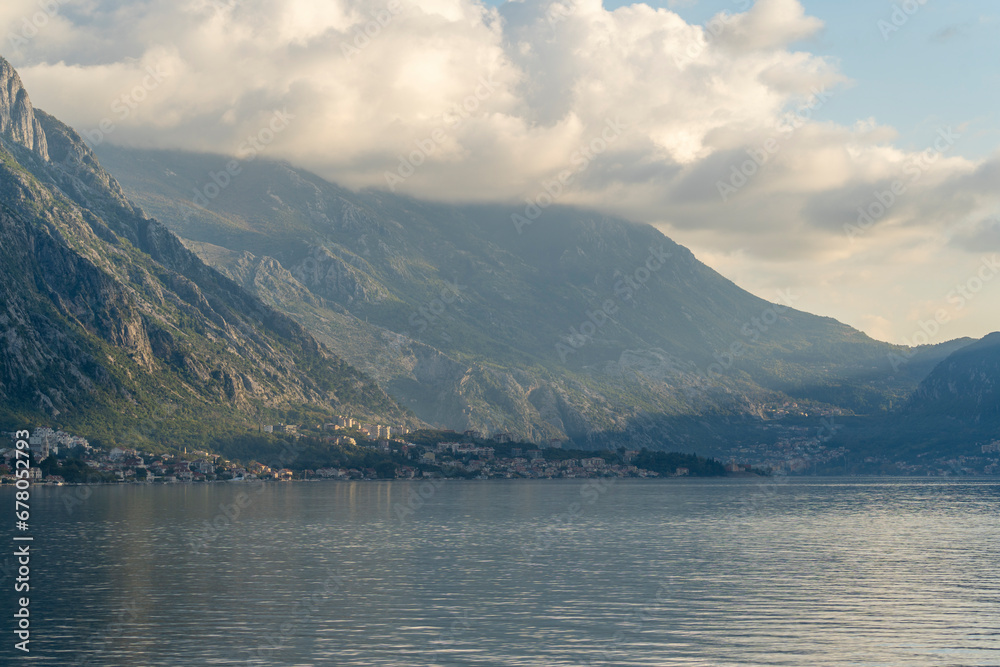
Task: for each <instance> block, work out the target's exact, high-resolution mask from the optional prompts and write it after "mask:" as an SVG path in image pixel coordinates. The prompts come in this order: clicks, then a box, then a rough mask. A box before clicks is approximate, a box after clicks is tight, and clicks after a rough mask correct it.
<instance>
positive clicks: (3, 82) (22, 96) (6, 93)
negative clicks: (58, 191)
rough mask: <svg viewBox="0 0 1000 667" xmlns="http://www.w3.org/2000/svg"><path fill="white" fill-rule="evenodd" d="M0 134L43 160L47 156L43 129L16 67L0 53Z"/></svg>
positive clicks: (46, 144)
mask: <svg viewBox="0 0 1000 667" xmlns="http://www.w3.org/2000/svg"><path fill="white" fill-rule="evenodd" d="M0 135H2V136H3V137H4V138H7V139H10V140H11V141H13V142H14V143H15V144H17V145H19V146H23V147H24V148H27V149H28V150H29V151H32V152H33V153H35V154H36V155H38V156H39V157H41V158H42V159H43V160H48V159H49V148H48V143H47V141H46V139H45V132H44V130H42V126H41V124H40V123H39V122H38V119H37V118H36V117H35V109H34V107H32V106H31V100H30V99H29V98H28V92H27V91H26V90H25V89H24V85H23V84H22V83H21V77H19V76H18V75H17V71H16V70H15V69H14V68H13V67H12V66H11V64H10V63H9V62H7V61H6V60H5V59H4V58H3V57H0Z"/></svg>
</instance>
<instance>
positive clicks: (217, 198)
mask: <svg viewBox="0 0 1000 667" xmlns="http://www.w3.org/2000/svg"><path fill="white" fill-rule="evenodd" d="M98 152H99V154H100V155H101V158H102V161H103V162H104V163H105V164H107V165H109V169H110V170H111V171H112V172H113V173H115V174H117V175H118V177H119V178H120V179H121V182H122V184H123V187H124V188H125V190H126V192H128V194H129V196H130V197H131V198H133V199H134V200H135V201H137V202H139V203H140V204H141V205H142V206H143V207H144V208H146V209H147V210H149V211H150V212H152V213H153V214H155V215H156V217H157V218H159V219H161V220H163V221H164V223H165V224H166V225H167V226H169V227H170V228H171V229H172V230H174V231H175V232H177V233H178V234H179V235H180V236H182V237H183V238H184V239H186V243H188V245H189V247H190V248H192V249H193V250H194V251H195V252H197V253H198V254H199V255H200V256H201V257H202V258H203V259H205V261H207V262H209V263H211V264H212V265H213V266H215V267H217V268H218V269H219V270H221V271H223V272H224V273H226V274H227V275H228V276H229V277H231V278H232V279H234V280H235V281H237V282H239V283H240V284H241V285H242V286H244V287H245V288H247V289H248V290H251V291H253V292H254V293H255V294H257V295H258V296H259V297H261V298H262V299H263V300H265V301H266V302H268V303H269V304H270V305H272V306H274V307H275V308H279V309H281V310H284V311H285V312H288V313H289V314H290V315H292V316H293V317H294V318H295V319H297V320H298V321H299V322H300V323H301V324H303V325H304V326H305V327H307V328H308V329H309V330H310V331H311V332H312V333H314V334H315V335H316V336H317V337H318V338H320V339H321V340H323V341H324V342H325V343H326V344H328V345H329V346H330V347H331V348H332V349H333V350H335V351H336V352H337V353H338V354H340V355H341V356H343V357H344V358H345V359H347V360H348V361H349V362H351V363H353V364H355V365H357V366H358V367H360V368H361V369H363V370H365V371H367V372H369V373H370V374H372V375H373V376H375V377H376V378H378V379H379V380H380V382H381V383H382V385H383V386H384V387H385V388H386V389H387V390H388V391H389V392H390V393H391V394H392V395H393V396H395V397H396V398H397V399H398V400H399V401H401V402H402V403H403V404H405V405H407V406H408V407H410V408H412V409H413V411H414V412H415V413H416V414H417V415H418V416H419V417H421V418H423V419H424V420H426V421H428V422H431V423H436V424H439V425H442V426H446V427H450V428H455V429H459V430H464V429H466V428H477V429H482V430H489V431H493V430H497V429H503V430H509V431H512V432H516V433H518V434H520V435H522V436H526V437H531V438H535V439H544V438H548V437H566V436H568V437H571V438H573V439H574V440H575V441H577V442H578V443H581V444H585V443H587V442H590V443H592V444H595V443H596V442H600V441H605V440H609V439H610V440H615V439H618V440H619V441H621V442H625V441H629V442H633V443H639V444H654V445H655V444H665V443H666V442H671V441H672V443H673V444H674V445H677V444H680V443H685V442H690V439H689V438H690V434H691V433H694V432H695V431H696V430H697V429H702V428H703V426H704V423H703V422H702V421H701V418H702V417H703V416H706V415H714V416H716V417H720V416H721V417H724V418H725V419H727V420H734V419H735V420H736V421H737V422H739V421H741V420H744V421H745V420H751V421H752V420H755V419H757V418H759V417H760V416H762V415H766V414H767V413H768V410H769V408H771V407H774V406H776V405H779V404H783V403H785V402H787V401H796V402H799V403H801V404H803V405H807V406H810V405H811V406H826V407H837V408H841V409H843V410H846V411H849V412H856V413H870V412H877V411H880V410H882V409H885V408H886V407H887V406H888V405H889V404H890V402H891V401H896V404H897V405H898V404H899V403H900V402H902V401H903V400H904V399H905V397H906V396H907V395H909V393H910V392H912V391H913V390H914V389H915V388H916V387H917V384H918V383H919V381H920V380H921V379H922V378H923V377H924V376H925V375H926V374H927V373H928V372H929V370H930V369H931V368H932V367H933V366H934V364H936V363H937V362H938V361H940V360H941V359H942V358H944V356H946V355H947V354H948V353H949V352H950V351H952V350H954V349H955V348H956V347H960V346H961V345H963V344H965V343H966V342H967V341H958V342H953V343H949V344H946V345H942V346H935V347H928V348H924V349H921V350H919V351H918V353H917V354H915V355H913V356H911V357H908V358H907V363H905V364H898V363H893V359H894V358H897V359H898V358H899V356H900V355H901V354H902V352H903V350H902V349H901V348H899V347H897V346H893V345H889V344H886V343H882V342H878V341H874V340H872V339H870V338H868V337H867V336H865V335H864V334H862V333H861V332H858V331H856V330H854V329H852V328H850V327H848V326H846V325H844V324H841V323H839V322H837V321H835V320H833V319H830V318H824V317H817V316H814V315H810V314H807V313H803V312H800V311H797V310H795V309H793V308H789V307H785V306H780V305H779V306H776V305H775V304H772V303H769V302H767V301H765V300H763V299H760V298H758V297H756V296H753V295H751V294H749V293H748V292H746V291H744V290H742V289H740V288H739V287H737V286H736V285H734V284H733V283H732V282H730V281H729V280H727V279H725V278H723V277H722V276H720V275H719V274H718V273H716V272H715V271H713V270H712V269H710V268H708V267H707V266H705V265H704V264H702V263H701V262H699V261H698V260H697V259H696V258H695V257H694V256H693V255H692V254H691V253H690V252H689V251H688V250H687V249H686V248H683V247H681V246H679V245H677V244H675V243H673V242H672V241H670V240H669V239H667V238H666V237H664V236H663V235H662V234H661V233H660V232H658V231H657V230H655V229H654V228H652V227H650V226H647V225H639V224H633V223H630V222H627V221H624V220H619V219H613V218H607V217H604V216H602V215H599V214H596V213H593V212H590V211H583V210H577V209H572V208H565V207H559V206H553V207H550V208H547V209H544V210H540V211H531V210H528V211H526V210H525V205H524V203H520V204H512V205H509V206H503V205H477V206H451V205H443V204H432V203H427V202H422V201H417V200H414V199H410V198H407V197H401V196H395V195H392V194H389V193H384V192H362V193H354V192H351V191H348V190H345V189H343V188H340V187H338V186H336V185H334V184H331V183H329V182H326V181H324V180H323V179H321V178H319V177H318V176H316V175H314V174H311V173H309V172H306V171H303V170H300V169H296V168H294V167H292V166H290V165H287V164H284V163H278V162H271V161H266V160H264V159H261V158H260V157H259V156H256V155H254V154H244V155H243V156H242V158H241V159H235V160H234V159H233V158H228V157H224V156H218V155H205V154H191V153H183V152H173V151H153V150H134V149H122V148H116V147H112V146H110V145H104V146H101V147H99V150H98ZM535 213H540V215H537V216H536V215H535ZM514 215H517V216H522V217H521V218H520V219H518V218H514V219H513V220H517V221H518V224H515V222H514V221H513V220H512V216H514ZM525 223H530V224H525ZM518 227H520V228H518ZM776 296H777V295H776ZM790 300H791V303H792V304H793V305H794V295H791V299H790ZM893 355H895V357H893ZM692 424H700V425H699V426H697V427H696V428H695V430H692V427H691V425H692Z"/></svg>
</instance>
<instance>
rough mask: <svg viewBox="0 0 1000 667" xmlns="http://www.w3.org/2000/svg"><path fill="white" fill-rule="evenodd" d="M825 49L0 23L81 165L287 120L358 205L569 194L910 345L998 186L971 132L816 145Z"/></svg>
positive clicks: (504, 27) (180, 1)
mask: <svg viewBox="0 0 1000 667" xmlns="http://www.w3.org/2000/svg"><path fill="white" fill-rule="evenodd" d="M747 4H749V3H747ZM40 7H42V8H41V9H40ZM40 12H41V13H40ZM821 29H822V22H821V21H820V20H818V19H817V18H815V17H810V16H807V15H806V14H805V12H804V11H803V8H802V6H801V4H800V3H799V2H798V0H759V1H758V2H756V3H755V4H754V5H753V6H752V7H750V8H749V9H747V10H746V11H744V12H742V13H736V14H732V15H728V14H721V15H719V16H716V17H715V18H714V19H712V20H711V21H710V22H709V23H708V24H706V26H696V25H689V24H688V23H686V22H685V21H684V20H683V19H682V18H681V17H680V16H678V15H677V14H675V13H673V12H671V11H669V10H665V9H653V8H651V7H649V6H647V5H644V4H636V5H632V6H627V7H622V8H620V9H617V10H615V11H607V10H605V9H604V8H603V7H602V6H601V4H600V2H599V0H554V1H552V2H550V1H549V0H542V1H541V2H535V1H532V0H528V1H526V2H510V3H507V4H506V5H503V6H502V7H501V9H499V10H498V9H493V8H488V7H486V6H483V5H481V4H479V3H477V2H474V1H471V0H386V1H385V2H383V1H382V0H371V1H359V0H332V1H329V0H270V1H266V0H145V1H136V2H131V3H128V4H127V5H125V6H122V5H121V4H120V3H118V2H113V1H111V0H66V1H65V2H58V1H57V0H51V1H50V2H48V4H46V3H45V2H44V1H43V2H41V3H39V2H38V0H34V1H32V0H7V2H5V3H4V4H3V7H2V8H0V35H3V34H6V35H7V40H6V42H7V43H6V45H5V47H4V55H5V56H7V57H8V59H9V60H11V61H12V63H13V64H14V65H15V66H16V67H18V68H19V70H20V72H21V74H22V77H23V78H24V80H25V82H26V84H27V86H28V88H29V92H30V93H31V95H32V98H33V100H34V101H35V103H36V105H37V106H39V107H41V108H44V109H46V110H47V111H49V112H51V113H54V114H56V115H57V116H59V117H61V118H62V119H64V120H66V121H67V122H69V123H70V124H72V125H73V126H74V127H76V128H77V129H79V130H81V131H84V133H85V134H86V135H87V136H89V137H90V138H91V139H92V140H93V141H102V140H103V141H112V142H116V143H124V144H138V145H144V146H162V147H181V148H188V149H193V150H208V151H216V152H222V153H230V154H231V153H238V152H239V147H240V145H241V143H242V142H244V141H245V140H246V138H247V137H248V136H252V135H257V134H258V133H259V132H260V131H261V130H262V128H265V127H266V126H267V125H268V123H269V121H270V119H271V118H272V117H273V114H274V113H275V111H276V110H287V112H288V113H289V114H290V115H291V116H293V118H292V120H291V121H290V122H289V123H288V126H287V128H285V129H283V130H282V131H281V132H280V133H278V135H277V136H276V137H275V138H274V140H273V142H271V143H270V144H269V145H268V147H267V149H266V154H267V155H270V156H273V157H275V158H285V159H288V160H290V161H292V162H294V163H297V164H300V165H303V166H306V167H308V168H311V169H313V170H315V171H317V172H318V173H320V174H322V175H324V176H326V177H328V178H330V179H331V180H334V181H337V182H339V183H342V184H344V185H347V186H350V187H366V186H374V187H388V186H389V185H391V186H392V187H393V188H394V189H395V190H396V191H398V192H406V193H410V194H415V195H418V196H423V197H429V198H435V199H447V200H456V199H466V200H468V199H474V200H510V201H520V202H523V201H524V199H525V198H535V197H537V196H538V195H539V194H540V193H542V192H544V189H543V188H544V185H545V184H546V183H549V184H551V183H552V182H553V181H554V180H556V179H558V177H559V175H560V173H563V175H564V176H565V175H566V173H567V172H568V173H569V175H570V181H571V182H570V185H569V187H567V188H565V189H564V190H565V191H564V192H563V194H562V195H561V196H560V198H559V201H560V202H561V203H575V204H585V205H591V206H596V207H599V208H601V209H602V210H605V211H608V212H611V213H619V214H624V215H627V216H629V217H631V218H634V219H638V220H643V221H648V222H651V223H654V224H657V225H659V226H660V227H661V228H662V229H664V231H666V232H667V233H668V234H670V235H672V236H673V237H675V238H676V239H677V240H678V241H680V242H682V243H686V244H688V245H690V246H691V247H692V248H693V249H694V250H695V251H696V252H697V253H698V254H699V255H700V256H702V257H703V258H704V259H706V260H707V261H709V262H710V263H711V264H712V265H713V266H715V267H716V268H718V269H719V270H720V271H722V272H723V273H724V274H726V275H727V276H729V277H732V278H734V279H736V280H737V282H739V283H740V284H743V285H744V286H747V287H748V288H750V289H752V290H754V291H756V292H758V293H760V294H761V295H762V296H765V297H767V296H770V294H771V288H772V287H791V288H793V289H797V290H798V291H799V292H800V293H801V295H802V300H801V301H800V303H799V304H798V305H800V306H801V307H804V308H807V309H810V310H814V311H817V312H822V313H827V314H832V315H836V316H838V317H839V318H841V319H844V320H845V321H847V322H849V323H851V324H853V325H855V326H859V327H862V328H865V329H866V330H868V331H870V332H871V333H873V334H875V335H879V336H882V337H888V338H892V339H894V340H899V339H901V338H902V337H908V336H909V335H910V334H911V333H912V332H913V330H914V327H916V326H919V323H920V322H921V321H922V319H921V318H926V317H927V316H928V313H932V312H933V308H934V306H935V304H937V303H938V301H939V300H940V299H938V296H937V295H938V294H939V293H940V294H941V295H942V298H943V295H945V294H946V293H947V292H948V289H950V288H949V285H950V284H951V283H952V282H954V281H955V280H959V279H961V277H962V275H964V274H963V271H965V272H968V271H974V270H975V267H976V266H977V262H979V261H980V257H979V255H981V254H982V253H984V252H986V251H987V250H988V248H987V244H989V243H992V245H993V249H995V250H1000V247H997V246H998V245H1000V243H998V241H1000V239H998V236H1000V235H998V234H997V232H996V229H997V227H996V223H994V222H992V221H993V220H994V218H992V217H991V216H992V215H993V214H994V213H995V212H996V210H997V200H996V195H995V194H994V191H995V184H996V180H997V179H996V177H997V175H998V167H997V161H996V160H986V161H979V162H975V161H972V160H967V159H964V158H962V157H961V156H960V155H959V154H958V151H957V150H956V149H955V148H954V146H953V145H952V144H953V142H954V141H955V136H956V135H957V136H959V137H960V136H961V134H962V132H963V129H962V128H950V130H949V129H948V128H942V133H941V134H940V135H935V134H931V135H929V136H928V137H927V144H926V145H927V147H928V151H926V152H922V153H921V152H913V151H910V152H908V151H904V150H902V149H900V148H898V147H896V146H894V144H893V142H894V139H895V132H894V131H893V129H892V128H890V127H885V126H881V125H879V124H878V123H876V122H874V121H868V120H861V121H859V122H858V123H857V124H856V125H854V126H850V127H845V126H840V125H835V124H831V123H820V122H816V121H814V120H812V116H813V114H814V113H815V110H816V109H817V108H819V107H821V106H822V105H824V104H826V102H827V100H828V99H829V98H830V96H836V95H837V91H838V89H839V88H840V87H841V86H844V85H849V82H848V81H847V78H846V77H845V76H844V74H843V73H841V72H839V71H838V69H837V67H836V66H835V64H834V63H831V62H829V61H827V60H825V59H823V58H820V57H817V56H815V55H812V54H810V53H808V52H804V51H801V50H795V49H793V48H790V45H791V44H793V43H796V42H800V40H803V39H805V38H808V37H810V36H812V35H815V34H817V32H818V31H820V30H821ZM102 121H103V128H102ZM949 132H950V134H949ZM942 137H947V140H943V139H942ZM935 142H936V143H937V148H935ZM949 142H951V143H949ZM755 157H756V162H754V158H755ZM765 157H766V160H765V159H764V158H765ZM401 160H402V163H401ZM758 162H759V163H762V164H757V163H758ZM411 168H412V175H411V173H410V172H411ZM387 174H389V175H390V176H389V177H388V179H387ZM897 181H898V182H899V184H901V186H902V188H901V187H900V186H899V185H897V190H899V191H898V192H897V193H894V194H892V198H893V201H892V203H891V205H889V206H888V207H887V208H886V210H885V212H884V213H881V214H879V215H873V216H872V218H871V222H870V223H869V222H868V220H867V219H865V218H864V217H863V216H861V213H860V212H859V207H860V208H861V210H862V211H864V210H871V211H872V212H874V213H879V209H878V206H877V205H876V204H877V203H878V202H879V198H880V197H881V198H882V200H883V201H888V200H887V199H886V198H885V197H884V196H882V195H881V194H880V193H883V192H888V193H892V189H893V185H894V183H896V182H897ZM518 206H521V207H523V204H518V205H513V206H512V213H516V212H517V211H518ZM859 217H860V218H861V220H860V222H859ZM984 239H985V240H984ZM929 263H931V265H930V268H928V264H929ZM997 283H998V287H997V289H996V290H995V293H996V294H997V295H1000V280H998V281H997ZM998 302H1000V296H997V297H994V296H992V295H991V293H990V291H989V290H988V289H987V288H984V289H983V290H982V291H981V292H980V293H979V298H978V300H977V301H976V302H975V304H974V305H975V307H973V304H970V306H969V307H968V308H967V309H966V310H965V311H964V312H963V313H956V314H955V315H956V316H955V319H954V321H953V323H952V324H950V325H949V327H948V328H947V329H946V331H944V332H942V334H941V335H942V336H943V337H953V336H955V335H962V334H967V333H976V334H981V333H984V332H985V331H988V330H990V329H992V328H1000V327H996V326H993V325H991V323H992V319H991V318H992V312H991V311H995V307H994V306H995V305H996V304H997V303H998ZM946 334H947V335H946Z"/></svg>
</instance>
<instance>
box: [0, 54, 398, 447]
mask: <svg viewBox="0 0 1000 667" xmlns="http://www.w3.org/2000/svg"><path fill="white" fill-rule="evenodd" d="M0 239H2V242H0V262H2V264H0V266H2V267H3V268H4V274H3V278H2V279H0V294H2V298H3V311H2V315H0V325H2V327H3V339H2V341H0V398H2V408H0V420H2V421H3V422H4V423H5V424H8V425H16V424H22V425H24V424H39V423H52V424H58V425H63V426H66V427H68V428H74V427H75V428H77V429H78V430H83V431H85V432H86V433H88V434H90V435H95V434H96V435H100V436H101V437H102V438H104V439H107V440H108V441H131V442H133V443H139V442H143V441H157V440H162V439H164V438H166V437H169V436H170V435H172V436H174V437H175V439H178V440H179V439H181V438H182V437H187V438H193V439H194V440H195V441H197V440H202V441H204V440H207V439H210V438H211V437H212V436H213V434H219V433H222V432H233V431H234V429H236V430H238V429H239V428H246V427H247V426H251V425H255V424H256V423H257V422H258V421H259V420H261V419H264V418H274V419H280V418H283V417H284V416H286V415H287V414H289V413H291V414H301V415H309V414H312V415H322V414H335V413H336V412H337V411H350V412H354V413H356V414H357V415H358V416H365V415H379V416H384V417H385V418H387V419H394V420H397V421H404V420H406V421H410V422H411V423H416V420H414V419H413V417H412V416H411V415H408V414H407V413H406V412H405V411H404V410H401V409H400V408H399V407H398V406H397V405H396V404H395V402H394V401H392V399H391V398H389V397H388V395H386V394H385V393H384V392H383V391H382V390H381V389H380V388H379V387H378V386H377V385H376V384H375V383H374V382H373V381H372V380H370V379H369V378H367V377H365V376H364V375H362V374H361V373H358V372H357V371H356V370H355V369H353V368H352V367H350V366H349V365H348V364H346V363H345V362H344V361H343V360H342V359H340V358H338V357H336V356H335V355H333V354H331V353H330V352H329V351H328V350H327V349H326V348H324V347H323V346H321V345H319V344H318V343H317V342H316V340H315V339H314V338H313V337H312V336H311V335H309V334H308V333H307V332H306V331H305V330H304V329H303V328H302V327H301V326H300V325H299V324H297V323H296V322H295V321H294V320H292V319H290V318H289V317H287V316H286V315H284V314H283V313H280V312H278V311H276V310H274V309H273V308H271V307H269V306H266V305H265V304H263V303H262V302H261V301H260V300H259V299H257V298H256V297H254V296H252V295H250V294H249V293H247V292H245V291H244V290H243V289H242V288H241V287H239V286H238V285H237V284H236V283H234V282H233V281H231V280H230V279H228V278H226V277H224V276H222V275H221V274H219V273H218V272H217V271H215V270H214V269H212V268H210V267H208V266H207V265H205V264H204V263H203V262H202V261H201V260H200V259H199V258H198V257H197V256H196V255H195V254H194V253H192V252H191V251H189V250H188V249H187V248H185V247H184V245H183V244H182V243H181V242H180V241H179V240H178V238H177V237H176V236H175V235H174V234H173V233H172V232H170V231H169V230H168V229H167V228H166V227H164V226H163V225H162V224H160V223H159V222H157V221H156V220H154V219H152V218H149V217H147V216H146V215H145V214H144V213H143V211H142V210H141V209H139V208H137V207H135V206H133V205H132V204H131V202H129V200H128V199H127V198H126V197H125V194H124V193H123V191H122V190H121V188H120V186H119V185H118V183H117V181H115V179H114V178H112V177H111V176H110V175H109V174H108V173H107V172H106V171H104V169H103V168H101V166H100V165H99V164H98V162H97V160H96V158H95V157H94V155H93V153H92V152H91V151H90V149H89V148H88V147H87V146H86V145H85V144H84V143H83V142H82V140H81V139H80V137H79V136H78V135H77V134H76V132H74V131H73V130H72V129H70V128H69V127H67V126H66V125H64V124H62V123H61V122H59V121H58V120H57V119H55V118H53V117H52V116H50V115H48V114H46V113H45V112H43V111H40V110H36V109H34V108H33V107H32V105H31V102H30V99H29V98H28V95H27V93H26V92H25V90H24V88H23V86H22V84H21V81H20V79H19V77H18V76H17V73H16V72H15V71H14V70H13V68H12V67H11V66H10V65H9V63H7V62H6V61H5V60H3V59H2V58H0ZM241 425H242V426H241Z"/></svg>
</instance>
